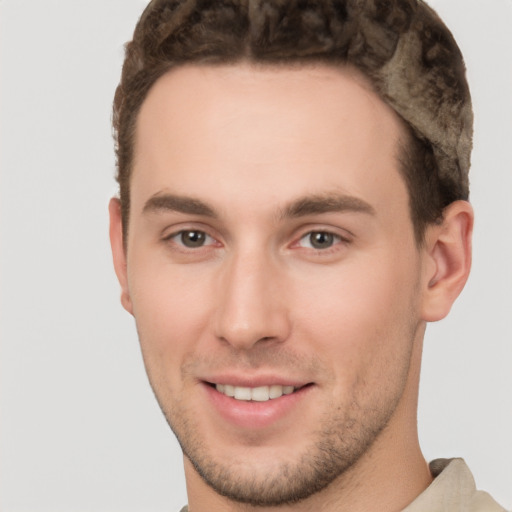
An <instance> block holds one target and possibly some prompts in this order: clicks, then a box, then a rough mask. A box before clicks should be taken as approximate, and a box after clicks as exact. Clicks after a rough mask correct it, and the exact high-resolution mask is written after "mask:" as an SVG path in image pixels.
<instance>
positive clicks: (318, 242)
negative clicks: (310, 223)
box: [298, 231, 343, 250]
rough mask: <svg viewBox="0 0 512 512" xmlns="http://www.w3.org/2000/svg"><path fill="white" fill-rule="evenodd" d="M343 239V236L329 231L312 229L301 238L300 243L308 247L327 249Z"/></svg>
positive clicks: (301, 245)
mask: <svg viewBox="0 0 512 512" xmlns="http://www.w3.org/2000/svg"><path fill="white" fill-rule="evenodd" d="M342 241H343V239H342V238H341V236H339V235H335V234H334V233H329V232H328V231H310V232H309V233H306V234H305V235H304V236H303V237H302V238H301V239H300V240H299V243H298V245H299V246H300V247H306V248H308V249H315V250H322V249H324V250H325V249H330V248H331V247H332V246H333V245H335V244H337V243H340V242H342Z"/></svg>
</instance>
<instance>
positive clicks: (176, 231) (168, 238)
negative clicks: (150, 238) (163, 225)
mask: <svg viewBox="0 0 512 512" xmlns="http://www.w3.org/2000/svg"><path fill="white" fill-rule="evenodd" d="M168 229H169V228H167V229H165V230H164V234H162V236H161V240H162V242H165V243H170V242H172V243H173V244H175V245H176V246H177V247H179V248H182V249H183V250H185V251H197V250H200V249H202V248H203V249H204V248H209V247H215V246H217V247H219V246H221V245H222V243H221V242H220V241H219V239H218V237H216V236H214V235H213V234H211V230H209V229H208V228H207V227H206V226H197V225H192V224H186V223H183V224H182V225H179V226H173V229H172V230H170V232H168V233H166V231H167V230H168ZM187 231H197V232H200V233H204V234H205V236H206V237H207V239H211V240H212V241H213V242H214V243H205V245H202V246H199V247H197V248H191V247H187V246H185V245H184V244H182V243H181V242H178V241H177V240H173V239H174V238H177V237H178V236H179V235H181V234H182V233H186V232H187Z"/></svg>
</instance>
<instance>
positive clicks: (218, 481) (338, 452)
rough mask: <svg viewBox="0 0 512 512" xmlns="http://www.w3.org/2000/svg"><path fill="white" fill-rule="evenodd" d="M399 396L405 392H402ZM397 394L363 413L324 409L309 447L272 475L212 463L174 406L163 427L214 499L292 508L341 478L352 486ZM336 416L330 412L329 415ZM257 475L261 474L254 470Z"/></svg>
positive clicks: (356, 407) (356, 408)
mask: <svg viewBox="0 0 512 512" xmlns="http://www.w3.org/2000/svg"><path fill="white" fill-rule="evenodd" d="M402 391H403V390H402ZM401 394H402V393H401V392H400V393H397V395H396V396H394V397H393V398H392V399H391V400H389V401H387V402H385V403H382V402H381V403H380V404H378V405H376V404H374V405H375V406H373V407H368V406H366V407H363V406H362V405H361V403H360V402H359V401H353V402H352V403H351V404H350V406H348V407H347V406H346V407H341V406H339V404H338V407H336V406H334V405H333V406H332V408H327V409H326V410H328V411H330V412H329V413H328V414H327V413H326V414H325V416H324V418H322V420H321V421H319V426H320V428H319V429H318V430H317V431H316V432H314V434H313V435H312V436H311V437H312V441H311V443H310V444H309V446H307V447H306V448H304V449H303V452H302V453H298V454H297V456H296V460H294V461H293V462H290V461H283V462H280V463H279V464H275V465H274V466H275V467H274V468H273V470H272V471H269V470H268V467H267V468H262V469H259V468H255V467H251V466H250V461H248V460H245V461H244V462H243V463H241V464H240V465H238V464H236V463H234V461H232V460H230V459H229V458H225V459H220V458H219V457H217V458H216V457H214V456H213V455H212V454H211V452H210V450H209V447H208V446H207V445H206V443H205V442H204V439H203V438H202V437H201V435H200V433H199V432H198V431H197V429H196V428H195V427H194V424H193V421H191V418H190V414H187V412H186V411H185V410H180V409H182V407H180V406H177V407H174V408H173V411H172V413H171V411H167V412H166V411H165V409H162V410H163V412H164V415H165V417H166V419H167V422H168V424H169V426H170V427H171V429H172V430H173V432H174V434H175V435H176V437H177V439H178V442H179V444H180V446H181V449H182V450H183V453H184V455H185V457H187V458H188V460H189V461H190V463H191V464H192V466H193V467H194V469H195V470H196V472H197V473H198V474H199V475H200V476H201V478H202V479H203V480H204V482H205V483H206V484H207V485H209V486H210V487H211V488H212V489H213V490H214V491H215V492H216V493H218V494H220V495H221V496H225V497H227V498H228V499H230V500H232V501H235V502H238V503H244V504H247V505H251V506H255V507H270V506H283V505H291V504H296V503H298V502H300V501H303V500H305V499H307V498H309V497H311V496H313V495H314V494H316V493H319V492H320V491H322V490H324V489H325V488H327V487H328V486H329V485H330V484H331V483H333V482H334V481H335V480H340V483H339V485H343V483H342V482H341V478H340V477H342V476H347V478H346V479H343V480H344V481H345V482H346V483H347V482H350V475H349V472H350V470H351V469H353V468H355V466H356V464H357V463H358V461H359V460H360V459H361V458H362V457H363V455H364V454H365V453H367V452H368V451H369V450H370V448H371V446H372V445H373V444H374V442H375V440H376V439H377V438H378V437H379V435H380V434H381V432H382V431H383V430H384V429H385V428H386V426H387V424H388V422H389V420H390V418H391V417H392V415H393V412H394V411H395V409H396V406H397V404H398V402H399V400H400V397H401ZM333 411H334V412H333ZM258 469H259V470H258Z"/></svg>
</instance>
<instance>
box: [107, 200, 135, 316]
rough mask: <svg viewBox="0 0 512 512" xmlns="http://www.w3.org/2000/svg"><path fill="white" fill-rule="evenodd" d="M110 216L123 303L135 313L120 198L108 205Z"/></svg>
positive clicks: (115, 265) (129, 311) (112, 243)
mask: <svg viewBox="0 0 512 512" xmlns="http://www.w3.org/2000/svg"><path fill="white" fill-rule="evenodd" d="M108 211H109V217H110V230H109V233H110V246H111V248H112V258H113V261H114V269H115V272H116V275H117V279H118V281H119V284H120V285H121V304H122V306H123V307H124V309H126V311H128V313H130V314H133V310H132V301H131V298H130V293H129V289H128V272H127V265H126V251H125V244H124V240H123V222H122V216H121V203H120V202H119V199H117V198H115V197H113V198H112V199H111V200H110V203H109V205H108Z"/></svg>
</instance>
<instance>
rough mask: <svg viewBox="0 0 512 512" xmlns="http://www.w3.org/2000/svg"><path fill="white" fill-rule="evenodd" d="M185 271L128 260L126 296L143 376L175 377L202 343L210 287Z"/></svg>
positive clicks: (192, 272)
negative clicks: (127, 293) (134, 326)
mask: <svg viewBox="0 0 512 512" xmlns="http://www.w3.org/2000/svg"><path fill="white" fill-rule="evenodd" d="M208 283H209V280H208V279H207V276H206V275H204V273H201V272H198V271H197V269H192V267H191V266H189V267H188V268H187V267H185V268H184V267H177V266H172V265H169V264H167V265H165V264H164V265H162V264H158V265H155V264H152V262H147V261H144V260H139V261H138V260H137V259H134V261H133V262H132V265H131V272H129V287H130V296H131V299H132V303H133V310H134V316H135V318H136V323H137V331H138V334H139V339H140V343H141V349H142V353H143V356H144V361H145V364H146V367H147V368H148V372H149V373H153V374H155V373H156V372H158V373H161V374H163V375H165V379H169V378H176V377H177V376H178V375H179V372H169V371H168V370H169V368H172V367H175V368H176V367H181V365H182V364H183V361H184V360H186V359H187V357H188V356H189V355H191V354H193V352H194V351H195V350H197V345H198V343H199V342H200V341H201V340H202V339H203V338H204V333H205V332H206V331H207V328H208V325H209V318H210V314H209V308H210V307H211V303H212V301H211V300H210V297H211V292H210V290H211V286H209V284H208Z"/></svg>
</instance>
